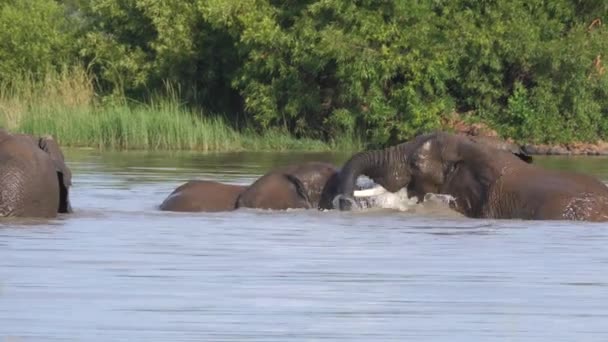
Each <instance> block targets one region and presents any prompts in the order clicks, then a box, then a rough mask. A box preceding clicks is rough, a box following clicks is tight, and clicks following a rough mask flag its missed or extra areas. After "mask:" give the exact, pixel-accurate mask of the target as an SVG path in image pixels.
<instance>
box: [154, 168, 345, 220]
mask: <svg viewBox="0 0 608 342" xmlns="http://www.w3.org/2000/svg"><path fill="white" fill-rule="evenodd" d="M337 174H338V170H337V169H336V168H335V166H334V165H332V164H330V163H323V162H308V163H303V164H297V165H290V166H286V167H282V168H278V169H275V170H272V171H270V172H268V173H266V174H265V175H263V176H262V177H260V178H258V179H257V180H256V181H255V182H253V184H251V185H249V186H245V185H233V184H224V183H219V182H213V181H189V182H187V183H185V184H183V185H181V186H179V187H178V188H177V189H175V190H174V191H173V192H172V193H171V194H170V195H169V196H168V197H167V198H166V199H165V200H164V201H163V203H162V204H161V205H160V207H159V209H160V210H167V211H190V212H196V211H206V212H213V211H229V210H234V209H238V208H259V209H276V210H282V209H288V208H306V209H308V208H321V209H325V208H330V207H331V200H332V199H333V197H334V195H335V192H336V190H337Z"/></svg>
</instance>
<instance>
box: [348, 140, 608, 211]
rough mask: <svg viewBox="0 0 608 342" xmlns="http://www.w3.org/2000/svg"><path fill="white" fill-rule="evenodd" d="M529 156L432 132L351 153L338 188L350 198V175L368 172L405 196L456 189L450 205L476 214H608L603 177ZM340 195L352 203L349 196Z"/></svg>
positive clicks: (446, 191)
mask: <svg viewBox="0 0 608 342" xmlns="http://www.w3.org/2000/svg"><path fill="white" fill-rule="evenodd" d="M530 161H531V160H529V159H528V156H526V155H525V153H523V154H522V151H521V149H514V148H512V147H509V148H506V146H499V145H496V144H491V143H490V144H488V143H487V141H486V142H482V141H476V140H475V139H472V138H470V137H466V136H460V135H455V134H450V133H445V132H435V133H431V134H424V135H419V136H417V137H416V138H414V139H413V140H411V141H409V142H406V143H403V144H401V145H397V146H393V147H390V148H388V149H385V150H378V151H370V152H363V153H360V154H357V155H355V156H353V157H352V158H351V159H350V160H349V161H348V162H347V163H346V165H345V167H344V168H343V172H344V173H345V174H344V175H341V176H340V179H341V180H340V181H339V190H338V195H339V196H345V199H348V195H349V193H348V191H349V182H350V180H351V179H352V178H353V177H356V175H357V173H359V172H367V173H372V174H373V175H376V176H377V177H378V179H379V181H380V182H381V185H382V182H385V183H387V184H389V185H390V186H393V187H407V191H408V196H411V197H416V198H417V199H418V200H419V201H421V200H422V199H423V198H424V195H426V194H427V193H438V194H447V195H451V196H452V197H454V199H455V200H454V201H453V202H452V207H453V208H454V209H455V210H456V211H458V212H460V213H462V214H464V215H465V216H467V217H471V218H494V219H525V220H586V221H607V220H608V187H607V186H606V185H605V184H604V183H602V182H601V181H600V180H598V179H596V178H594V177H591V176H588V175H585V174H580V173H573V172H565V171H556V170H548V169H544V168H542V167H540V166H538V165H535V164H533V163H531V162H530ZM378 175H379V176H378ZM383 177H384V178H383ZM372 178H373V177H372ZM391 189H392V188H391ZM391 189H388V190H391ZM343 202H344V204H345V205H344V206H343V207H344V208H345V209H348V208H349V204H350V203H351V202H349V201H343Z"/></svg>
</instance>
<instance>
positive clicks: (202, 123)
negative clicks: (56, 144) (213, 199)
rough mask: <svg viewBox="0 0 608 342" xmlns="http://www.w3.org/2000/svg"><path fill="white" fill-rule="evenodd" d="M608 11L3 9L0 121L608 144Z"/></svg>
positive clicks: (188, 138)
mask: <svg viewBox="0 0 608 342" xmlns="http://www.w3.org/2000/svg"><path fill="white" fill-rule="evenodd" d="M607 14H608V3H606V2H605V1H601V0H591V1H580V0H555V1H550V2H549V1H544V0H512V1H506V0H504V1H502V0H488V1H486V0H484V1H470V0H455V1H443V0H441V1H426V2H425V1H423V2H420V1H415V0H388V1H375V0H365V1H350V0H304V1H296V2H294V1H275V0H242V1H232V0H184V1H179V2H169V1H151V0H127V1H125V0H93V1H82V0H61V1H59V0H29V1H21V0H0V28H1V29H0V42H1V43H0V91H1V94H0V101H1V102H0V111H2V113H1V114H2V116H0V120H3V121H4V125H7V126H9V127H14V128H15V129H18V130H22V131H28V132H43V131H44V132H49V133H53V134H56V135H57V136H59V137H60V138H61V140H62V142H63V143H67V144H75V145H79V144H83V145H94V146H110V147H121V148H135V147H146V148H150V147H159V148H197V149H203V150H205V149H209V150H216V149H249V148H252V149H253V148H259V149H267V148H268V149H274V148H281V149H287V148H295V147H299V148H310V149H324V148H330V147H335V146H332V145H335V144H340V145H341V147H342V148H347V147H351V148H352V147H353V146H357V145H359V144H361V143H362V142H364V143H367V144H369V145H375V146H378V145H385V144H390V143H394V142H397V141H401V140H404V139H408V138H410V137H412V136H413V135H414V134H416V133H417V132H419V131H423V130H429V129H435V128H446V127H445V126H446V125H449V122H451V119H452V118H453V116H454V115H457V116H458V117H459V118H460V119H462V120H464V121H468V122H484V123H486V124H489V125H490V126H491V127H492V128H494V129H496V130H498V131H499V132H500V133H501V134H502V135H503V136H505V137H512V138H515V139H517V140H521V141H524V140H525V141H531V142H571V141H585V142H588V141H595V140H597V139H607V138H608V81H607V80H608V76H607V75H606V73H605V68H604V66H603V62H602V58H604V56H606V52H608V39H607V38H608V36H607V34H606V33H607V32H606V28H605V25H604V21H605V20H606V18H607ZM59 81H60V82H59ZM448 128H449V127H448ZM342 137H348V139H343V138H342ZM294 138H298V139H297V140H296V139H294ZM355 148H356V147H355Z"/></svg>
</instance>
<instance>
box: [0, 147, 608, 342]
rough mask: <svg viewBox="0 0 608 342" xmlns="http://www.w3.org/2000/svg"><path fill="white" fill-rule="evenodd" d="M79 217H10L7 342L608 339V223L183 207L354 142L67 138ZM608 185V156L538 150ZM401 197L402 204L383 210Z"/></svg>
mask: <svg viewBox="0 0 608 342" xmlns="http://www.w3.org/2000/svg"><path fill="white" fill-rule="evenodd" d="M66 154H67V158H68V160H69V161H70V163H69V164H70V167H71V168H72V170H73V172H74V187H73V190H72V199H73V206H74V209H75V211H76V212H75V214H74V215H70V216H62V217H59V218H57V219H54V220H50V221H45V220H3V221H0V341H2V342H4V341H551V342H553V341H608V229H607V228H608V227H607V225H606V224H597V223H595V224H594V223H576V222H559V221H557V222H556V221H517V220H502V221H501V220H474V219H468V218H463V217H460V216H458V215H455V214H453V213H452V212H450V211H449V210H446V209H445V208H444V207H442V206H441V205H436V206H432V205H428V206H412V205H411V204H409V203H408V202H407V200H406V199H405V198H404V197H403V196H402V195H399V194H397V195H386V196H384V197H383V198H379V199H378V201H377V202H375V203H376V204H375V205H376V207H374V208H369V209H365V210H362V211H357V212H338V211H328V212H320V211H316V210H308V211H304V210H291V211H284V212H271V211H259V210H239V211H236V212H227V213H213V214H204V213H167V212H159V211H157V210H156V206H157V205H158V204H159V203H160V202H161V201H162V200H163V199H164V198H165V197H166V196H167V194H169V193H170V192H171V191H172V190H173V189H174V188H175V187H176V186H178V185H179V184H181V183H182V182H183V181H185V180H187V179H193V178H198V179H215V180H220V181H225V182H232V183H239V184H247V183H250V182H251V181H253V180H254V179H255V178H256V177H258V176H259V175H260V174H262V173H264V172H265V171H266V170H268V169H269V168H271V167H274V166H280V165H286V164H289V163H292V162H301V161H305V160H324V161H333V162H336V163H341V162H343V161H344V160H345V159H346V158H347V157H348V156H346V155H340V154H302V153H247V154H244V153H240V154H200V153H159V152H156V153H147V152H128V153H127V152H103V153H100V152H97V151H92V150H68V151H67V152H66ZM537 162H538V163H541V164H544V165H545V166H547V167H554V168H562V169H572V170H579V171H583V172H587V173H591V174H594V175H596V176H598V177H600V178H602V179H603V180H604V181H608V159H607V158H602V157H596V158H590V157H569V158H568V157H538V158H537ZM378 206H382V207H391V208H399V209H401V210H395V209H383V208H378Z"/></svg>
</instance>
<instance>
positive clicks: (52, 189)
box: [0, 129, 72, 217]
mask: <svg viewBox="0 0 608 342" xmlns="http://www.w3.org/2000/svg"><path fill="white" fill-rule="evenodd" d="M71 185H72V173H71V171H70V169H69V168H68V167H67V166H66V164H65V160H64V156H63V153H62V151H61V149H60V148H59V145H58V144H57V142H56V141H55V140H54V139H53V137H51V136H43V137H40V138H36V137H33V136H30V135H26V134H11V133H9V132H8V131H6V130H4V129H0V217H6V216H19V217H55V216H57V213H68V212H71V211H72V209H71V205H70V200H69V188H70V186H71Z"/></svg>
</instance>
